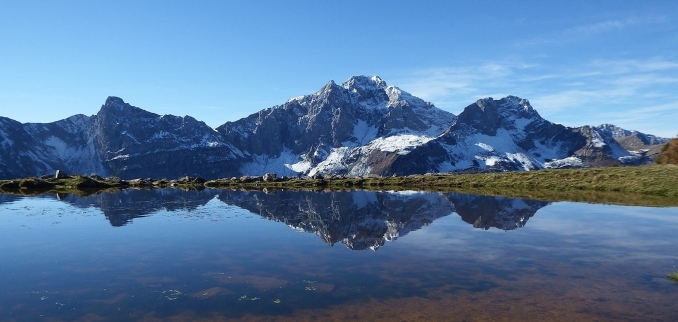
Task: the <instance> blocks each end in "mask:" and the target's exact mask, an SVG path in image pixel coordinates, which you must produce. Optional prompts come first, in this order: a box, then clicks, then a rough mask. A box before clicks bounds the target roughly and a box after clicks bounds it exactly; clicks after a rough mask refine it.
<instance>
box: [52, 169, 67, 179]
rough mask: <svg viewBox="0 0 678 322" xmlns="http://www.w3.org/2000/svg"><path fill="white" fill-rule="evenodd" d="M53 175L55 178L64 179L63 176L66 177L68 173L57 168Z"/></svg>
mask: <svg viewBox="0 0 678 322" xmlns="http://www.w3.org/2000/svg"><path fill="white" fill-rule="evenodd" d="M54 177H55V178H57V179H64V178H68V175H67V174H66V172H64V171H63V170H57V171H56V174H55V175H54Z"/></svg>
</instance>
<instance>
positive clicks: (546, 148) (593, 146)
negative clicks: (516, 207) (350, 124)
mask: <svg viewBox="0 0 678 322" xmlns="http://www.w3.org/2000/svg"><path fill="white" fill-rule="evenodd" d="M646 159H647V158H645V157H644V156H641V155H638V154H634V153H632V152H629V151H627V150H626V149H624V148H622V147H621V146H620V145H619V143H618V142H617V140H616V139H615V138H614V137H613V136H612V135H611V134H610V133H608V132H605V131H601V130H599V129H597V128H592V127H590V126H583V127H579V128H569V127H565V126H562V125H560V124H554V123H551V122H549V121H547V120H545V119H543V118H542V117H541V116H540V115H539V114H538V113H537V112H536V111H535V110H534V109H533V108H532V106H531V105H530V103H529V102H528V101H527V100H525V99H521V98H518V97H515V96H508V97H505V98H502V99H500V100H494V99H492V98H487V99H482V100H479V101H477V102H476V103H474V104H471V105H469V106H467V107H466V108H465V109H464V111H463V112H462V113H460V114H459V116H458V118H457V122H456V123H455V124H454V125H452V126H451V127H450V128H449V129H448V130H447V131H446V132H445V133H444V134H443V135H442V136H440V137H438V138H436V139H434V140H431V141H429V142H427V143H425V144H423V145H421V146H418V147H416V148H415V149H413V151H412V152H411V153H409V154H407V155H403V156H400V157H399V158H398V160H396V161H395V162H393V164H392V166H391V168H390V171H387V172H386V173H385V174H392V173H394V174H409V173H427V172H449V171H467V170H469V169H477V170H484V171H487V170H490V171H492V170H494V171H507V170H508V171H515V170H534V169H544V168H567V167H597V166H610V165H619V164H625V165H637V164H642V163H643V162H646Z"/></svg>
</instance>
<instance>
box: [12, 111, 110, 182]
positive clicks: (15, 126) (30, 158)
mask: <svg viewBox="0 0 678 322" xmlns="http://www.w3.org/2000/svg"><path fill="white" fill-rule="evenodd" d="M90 121H91V117H87V116H84V115H75V116H72V117H69V118H67V119H64V120H61V121H57V122H53V123H45V124H37V123H26V124H21V123H19V122H16V121H13V120H10V119H7V118H0V146H2V151H1V152H0V178H18V177H27V176H40V175H44V174H54V171H55V170H56V169H77V171H73V172H74V173H86V172H87V173H91V172H101V171H102V167H101V166H100V162H97V156H96V151H94V149H93V145H92V144H91V143H92V139H91V133H90V132H89V131H88V129H87V124H88V123H89V122H90Z"/></svg>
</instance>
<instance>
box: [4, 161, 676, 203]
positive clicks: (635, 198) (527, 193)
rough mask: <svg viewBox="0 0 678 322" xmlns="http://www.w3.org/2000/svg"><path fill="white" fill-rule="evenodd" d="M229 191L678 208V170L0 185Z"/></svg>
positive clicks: (11, 188)
mask: <svg viewBox="0 0 678 322" xmlns="http://www.w3.org/2000/svg"><path fill="white" fill-rule="evenodd" d="M165 187H183V188H199V189H201V188H204V187H209V188H231V189H263V188H267V189H314V190H317V189H328V190H424V191H449V192H460V193H473V194H482V195H500V196H506V197H515V198H531V199H538V200H547V201H577V202H600V201H601V200H602V202H605V203H613V204H628V205H650V206H678V198H677V197H678V166H675V165H651V166H640V167H608V168H584V169H559V170H538V171H526V172H502V173H479V174H429V175H411V176H403V177H400V176H394V177H359V178H342V177H332V178H316V179H298V178H293V179H276V180H268V181H264V180H263V179H262V178H260V177H243V178H232V179H218V180H211V181H206V182H205V181H204V180H199V179H196V178H183V179H180V180H171V181H170V180H165V179H163V180H142V179H136V180H127V181H126V180H119V179H102V178H96V179H93V178H90V177H86V176H74V177H70V178H64V179H36V178H28V179H17V180H0V193H14V194H17V193H18V194H36V193H45V192H48V193H76V194H91V193H96V192H98V191H102V190H106V189H126V188H165Z"/></svg>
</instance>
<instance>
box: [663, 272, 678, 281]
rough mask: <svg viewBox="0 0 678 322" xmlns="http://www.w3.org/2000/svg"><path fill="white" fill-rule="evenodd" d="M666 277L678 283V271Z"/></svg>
mask: <svg viewBox="0 0 678 322" xmlns="http://www.w3.org/2000/svg"><path fill="white" fill-rule="evenodd" d="M666 277H668V278H670V279H672V280H673V281H674V282H676V283H678V271H675V272H673V273H671V274H669V275H666Z"/></svg>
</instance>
